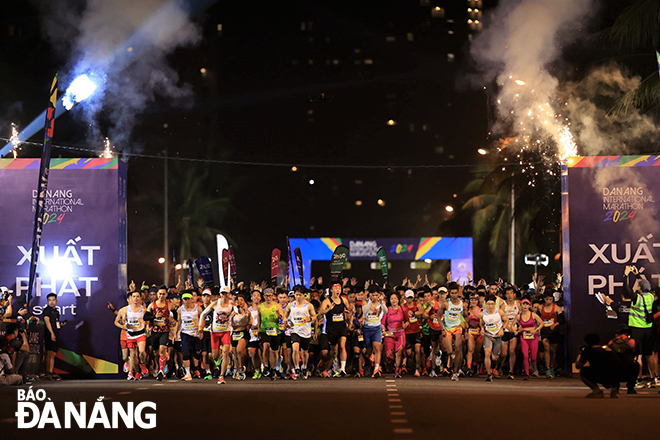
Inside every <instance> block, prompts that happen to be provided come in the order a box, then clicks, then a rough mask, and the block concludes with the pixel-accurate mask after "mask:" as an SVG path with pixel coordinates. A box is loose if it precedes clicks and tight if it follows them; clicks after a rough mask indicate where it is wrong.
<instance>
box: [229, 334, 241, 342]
mask: <svg viewBox="0 0 660 440" xmlns="http://www.w3.org/2000/svg"><path fill="white" fill-rule="evenodd" d="M241 339H243V333H232V334H231V340H232V341H240V340H241Z"/></svg>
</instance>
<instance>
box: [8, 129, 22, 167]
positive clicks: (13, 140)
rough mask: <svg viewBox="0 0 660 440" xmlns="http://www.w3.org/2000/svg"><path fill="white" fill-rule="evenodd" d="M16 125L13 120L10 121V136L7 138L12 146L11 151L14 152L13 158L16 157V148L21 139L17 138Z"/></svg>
mask: <svg viewBox="0 0 660 440" xmlns="http://www.w3.org/2000/svg"><path fill="white" fill-rule="evenodd" d="M18 133H19V131H18V127H17V126H16V124H14V123H13V122H12V123H11V137H10V138H9V143H10V144H12V145H13V146H14V148H13V149H12V150H11V152H12V153H13V154H14V159H16V158H17V157H18V148H19V145H20V144H21V141H20V140H19V139H18Z"/></svg>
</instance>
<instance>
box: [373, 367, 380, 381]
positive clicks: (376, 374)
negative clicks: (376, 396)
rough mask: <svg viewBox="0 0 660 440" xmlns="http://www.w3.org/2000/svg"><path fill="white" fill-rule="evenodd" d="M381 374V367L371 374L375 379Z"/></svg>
mask: <svg viewBox="0 0 660 440" xmlns="http://www.w3.org/2000/svg"><path fill="white" fill-rule="evenodd" d="M380 376H381V373H380V367H379V368H377V369H375V370H374V374H372V375H371V377H373V378H374V379H378V378H379V377H380Z"/></svg>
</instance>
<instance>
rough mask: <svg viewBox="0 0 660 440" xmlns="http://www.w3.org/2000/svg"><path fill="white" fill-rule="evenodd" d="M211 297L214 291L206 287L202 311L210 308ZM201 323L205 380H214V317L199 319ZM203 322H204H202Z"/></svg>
mask: <svg viewBox="0 0 660 440" xmlns="http://www.w3.org/2000/svg"><path fill="white" fill-rule="evenodd" d="M211 295H212V289H211V288H210V287H208V286H207V287H204V290H203V291H202V305H201V306H200V307H201V309H202V310H206V308H207V307H208V306H210V305H211ZM199 320H200V323H199V326H200V327H201V326H203V327H204V330H203V334H202V363H203V364H204V369H205V371H204V380H212V379H213V374H212V373H211V357H210V356H209V355H210V354H211V325H212V324H213V315H211V314H208V315H206V316H204V317H203V318H202V316H201V315H200V317H199ZM202 320H203V322H202Z"/></svg>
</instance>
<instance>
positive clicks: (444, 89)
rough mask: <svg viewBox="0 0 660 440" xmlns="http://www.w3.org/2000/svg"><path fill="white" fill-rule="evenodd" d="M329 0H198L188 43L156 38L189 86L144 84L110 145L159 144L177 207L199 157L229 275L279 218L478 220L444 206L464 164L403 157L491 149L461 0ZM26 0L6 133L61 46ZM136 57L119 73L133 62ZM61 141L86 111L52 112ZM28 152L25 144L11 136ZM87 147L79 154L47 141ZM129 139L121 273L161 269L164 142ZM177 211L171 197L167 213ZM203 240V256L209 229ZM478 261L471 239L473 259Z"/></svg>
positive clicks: (353, 231)
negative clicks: (166, 90) (162, 94)
mask: <svg viewBox="0 0 660 440" xmlns="http://www.w3.org/2000/svg"><path fill="white" fill-rule="evenodd" d="M283 3H284V4H283ZM335 3H336V2H309V1H292V2H267V3H266V2H264V3H263V4H254V3H250V2H247V3H246V2H218V3H216V4H214V5H212V6H211V7H209V8H208V9H206V10H205V11H202V12H200V13H198V14H197V15H195V16H194V18H193V21H194V22H195V23H196V25H197V26H198V27H199V29H200V30H201V40H200V41H199V44H197V45H194V46H191V47H185V48H178V49H176V50H175V51H173V52H172V53H171V54H169V55H168V56H167V62H168V63H169V65H170V66H171V67H172V68H173V69H174V70H175V71H176V72H177V73H178V75H179V78H178V81H179V84H181V85H183V84H187V85H189V86H190V87H191V90H192V94H191V95H190V97H189V98H188V99H185V100H184V102H181V101H180V100H179V101H176V102H173V101H172V100H169V99H163V98H157V99H156V100H155V101H154V102H150V103H149V105H148V107H147V108H146V109H145V111H143V112H141V113H139V114H135V116H134V123H135V126H134V129H133V131H132V133H131V135H130V141H129V142H125V143H123V144H121V145H115V148H116V150H121V151H122V152H124V153H131V154H142V155H147V156H156V155H162V154H163V151H166V152H167V155H168V156H169V157H171V158H172V159H170V160H168V167H169V170H168V171H169V184H170V199H169V200H170V209H171V211H172V209H176V208H177V207H178V206H180V205H181V204H182V203H183V200H185V199H186V198H189V197H190V194H185V190H184V187H185V185H184V182H185V176H186V171H187V170H195V171H194V172H195V173H197V172H198V171H200V170H203V171H204V172H205V173H206V174H205V177H204V181H203V182H202V185H201V188H202V189H200V190H199V192H200V193H204V194H205V196H206V197H227V198H228V199H227V200H228V203H227V205H226V210H225V211H223V214H222V215H220V216H218V217H216V218H213V219H211V220H210V226H212V227H213V228H216V229H218V230H220V231H221V232H222V233H224V234H225V235H226V236H228V237H229V238H230V240H231V241H232V243H233V244H234V245H235V248H236V255H237V260H238V270H239V278H244V279H263V278H266V277H267V276H268V267H267V262H268V261H269V257H270V251H271V249H272V248H273V247H280V248H282V249H284V247H285V236H290V237H319V236H334V237H357V238H361V237H363V238H378V237H419V236H430V235H436V234H438V233H442V234H444V235H451V234H453V235H456V236H466V235H470V234H471V229H470V222H469V218H458V219H457V218H453V216H457V215H458V216H460V215H461V214H460V213H456V212H455V213H454V214H449V213H448V212H447V211H446V210H445V207H446V206H447V205H452V206H454V207H456V208H459V207H460V206H461V205H462V204H463V203H464V202H465V200H466V197H465V196H464V194H463V189H464V188H465V186H466V184H467V183H468V182H469V181H471V180H472V179H473V178H474V177H475V170H474V166H462V167H447V168H435V169H420V168H414V166H426V165H452V166H454V165H476V164H478V163H487V162H488V161H490V160H492V158H489V157H488V156H486V157H483V156H480V155H479V154H478V153H477V149H479V148H487V147H488V142H489V141H488V117H489V110H488V108H489V102H488V100H487V96H486V93H485V92H484V91H483V90H482V88H483V85H481V86H479V84H477V83H475V82H474V81H471V80H470V79H469V78H470V74H471V72H472V66H471V62H470V60H469V57H468V52H469V47H470V37H469V33H470V31H469V29H468V25H467V24H466V22H467V18H468V15H467V14H468V13H467V9H466V8H467V2H465V1H459V2H441V3H444V4H445V5H443V10H442V14H440V13H438V12H437V10H435V9H434V8H435V7H436V6H437V5H436V3H438V4H439V3H440V2H434V1H429V2H427V1H424V0H422V1H414V0H409V1H387V2H383V1H363V2H357V3H356V4H353V5H347V6H343V5H341V4H340V5H337V4H335ZM36 4H37V3H35V2H32V3H31V2H3V4H2V6H0V57H1V62H0V90H2V93H1V94H0V129H1V130H2V131H3V132H2V137H8V136H9V134H10V129H9V123H10V122H14V123H16V124H18V125H19V127H24V126H25V125H27V124H28V123H29V122H30V121H31V120H32V119H33V118H34V117H35V116H36V115H38V114H39V113H40V112H41V111H42V110H43V108H45V103H46V100H47V88H48V85H49V81H50V78H51V77H52V75H53V74H54V73H55V71H57V70H62V69H66V66H67V65H69V64H71V62H70V60H69V59H68V57H67V55H66V53H67V51H66V47H53V43H52V41H51V40H49V39H47V38H45V37H44V30H43V19H42V18H43V17H42V15H41V14H40V12H39V11H40V9H39V7H38V6H35V5H36ZM488 6H492V4H491V2H486V4H485V5H484V7H486V8H488ZM130 69H131V66H129V67H128V68H127V69H126V70H125V71H123V72H121V74H124V75H126V76H127V78H129V77H130ZM104 121H105V122H107V124H111V123H112V118H111V115H110V114H109V113H108V114H101V117H100V123H99V125H100V127H101V131H102V132H103V127H104ZM389 121H391V122H389ZM40 137H41V134H37V135H35V136H34V137H33V140H36V141H39V139H40ZM111 141H112V139H111ZM54 143H55V144H56V145H64V146H75V147H80V148H86V149H94V150H100V149H101V144H100V143H99V142H98V140H97V139H92V136H90V134H89V131H88V130H87V124H86V121H85V119H84V115H83V114H82V112H72V113H71V114H66V115H64V116H62V117H61V118H59V119H58V120H57V122H56V126H55V138H54ZM38 155H39V148H38V147H30V146H23V148H22V150H21V152H20V153H19V157H37V156H38ZM81 155H82V156H83V157H89V154H88V155H87V156H86V155H85V153H82V154H81V152H75V151H71V150H66V149H57V148H56V149H54V151H53V156H54V157H58V156H61V157H78V156H81ZM126 157H127V158H128V164H129V223H128V224H129V279H136V280H138V279H139V280H140V281H141V280H143V279H145V280H147V281H153V282H158V281H159V280H160V277H161V274H162V269H161V267H160V266H159V265H158V263H157V259H158V257H160V256H162V253H163V250H162V247H163V245H162V230H161V229H160V228H162V223H163V222H162V218H163V206H162V199H163V172H164V166H163V160H162V159H159V158H153V157H139V156H126ZM177 158H192V159H198V160H200V162H188V161H178V160H176V159H177ZM207 160H211V161H213V160H224V161H238V162H250V163H261V164H273V165H275V164H284V165H289V166H248V165H227V164H224V165H223V164H219V163H215V162H204V161H207ZM290 165H295V166H297V171H295V172H294V171H292V169H291V166H290ZM305 165H323V166H320V167H306V166H305ZM405 165H410V166H411V168H406V167H405ZM335 166H380V168H353V169H347V168H335ZM390 166H394V167H396V168H391V169H388V167H390ZM199 175H200V176H201V174H199ZM311 179H313V181H314V184H313V185H310V183H309V182H310V180H311ZM379 199H381V200H382V201H383V202H384V206H379V204H378V200H379ZM357 201H360V202H361V205H359V206H358V204H357V203H356V202H357ZM358 203H359V202H358ZM173 207H174V208H173ZM179 220H180V218H173V217H172V213H170V226H171V228H172V225H173V224H176V223H177V222H178V221H179ZM174 228H176V226H174ZM175 235H176V229H174V230H171V231H170V237H171V240H175ZM207 247H208V248H209V249H212V250H211V251H210V253H211V254H212V255H211V256H213V254H214V253H215V245H214V243H213V242H212V241H209V242H208V244H207ZM194 256H195V257H196V256H198V255H194ZM479 267H480V262H479V257H477V261H476V262H475V270H476V272H477V274H476V275H477V276H479V275H480V273H479V272H480V269H479Z"/></svg>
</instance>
